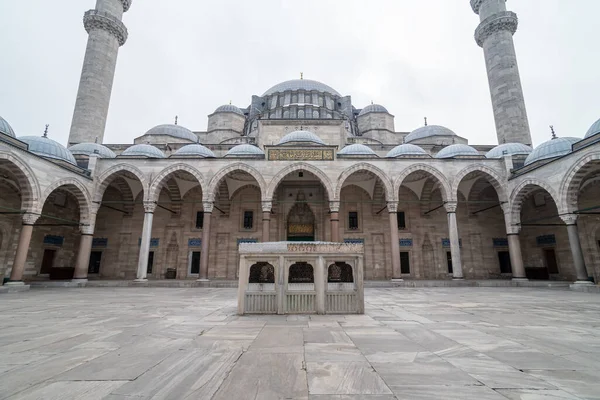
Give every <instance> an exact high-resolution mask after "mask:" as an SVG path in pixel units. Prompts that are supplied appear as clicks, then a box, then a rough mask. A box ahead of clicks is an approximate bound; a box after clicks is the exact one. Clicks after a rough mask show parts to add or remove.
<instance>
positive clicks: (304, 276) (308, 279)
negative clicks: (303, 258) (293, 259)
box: [288, 262, 315, 283]
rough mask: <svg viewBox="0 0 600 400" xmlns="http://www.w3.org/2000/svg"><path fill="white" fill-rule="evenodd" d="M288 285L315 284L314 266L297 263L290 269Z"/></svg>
mask: <svg viewBox="0 0 600 400" xmlns="http://www.w3.org/2000/svg"><path fill="white" fill-rule="evenodd" d="M288 283H315V275H314V271H313V266H312V265H310V264H308V263H305V262H297V263H296V264H293V265H292V266H291V267H290V275H289V277H288Z"/></svg>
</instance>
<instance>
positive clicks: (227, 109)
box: [215, 104, 244, 117]
mask: <svg viewBox="0 0 600 400" xmlns="http://www.w3.org/2000/svg"><path fill="white" fill-rule="evenodd" d="M216 113H234V114H238V115H241V116H242V117H243V116H244V112H243V111H242V110H241V109H240V108H239V107H236V106H234V105H233V104H225V105H222V106H221V107H219V108H217V109H216V110H215V114H216Z"/></svg>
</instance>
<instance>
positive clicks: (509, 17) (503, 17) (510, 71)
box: [471, 0, 531, 145]
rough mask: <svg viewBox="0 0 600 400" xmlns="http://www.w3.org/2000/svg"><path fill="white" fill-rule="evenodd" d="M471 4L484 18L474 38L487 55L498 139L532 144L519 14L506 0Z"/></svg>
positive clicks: (478, 0)
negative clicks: (518, 49) (518, 48)
mask: <svg viewBox="0 0 600 400" xmlns="http://www.w3.org/2000/svg"><path fill="white" fill-rule="evenodd" d="M471 7H472V8H473V11H474V12H475V14H479V18H480V21H481V23H480V24H479V26H478V27H477V30H476V31H475V41H476V42H477V44H478V45H479V46H481V47H482V48H483V53H484V56H485V63H486V67H487V73H488V81H489V85H490V92H491V96H492V107H493V109H494V119H495V121H496V135H497V136H498V143H524V144H527V145H531V133H530V130H529V120H528V119H527V110H526V109H525V100H524V97H523V88H522V86H521V77H520V75H519V68H518V66H517V55H516V53H515V45H514V42H513V35H514V33H515V32H516V31H517V27H518V24H519V20H518V18H517V14H515V13H514V12H511V11H507V10H506V0H471Z"/></svg>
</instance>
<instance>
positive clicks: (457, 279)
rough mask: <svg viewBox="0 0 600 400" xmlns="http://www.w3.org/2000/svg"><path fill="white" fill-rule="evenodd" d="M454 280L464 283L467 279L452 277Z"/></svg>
mask: <svg viewBox="0 0 600 400" xmlns="http://www.w3.org/2000/svg"><path fill="white" fill-rule="evenodd" d="M452 280H453V281H464V280H465V278H463V277H462V276H461V277H459V278H455V277H452Z"/></svg>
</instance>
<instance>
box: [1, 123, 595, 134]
mask: <svg viewBox="0 0 600 400" xmlns="http://www.w3.org/2000/svg"><path fill="white" fill-rule="evenodd" d="M1 119H2V118H0V120H1ZM598 133H600V119H599V120H598V121H596V122H594V125H592V126H590V129H588V131H587V133H586V134H585V137H586V138H589V137H592V136H594V135H596V134H598Z"/></svg>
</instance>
